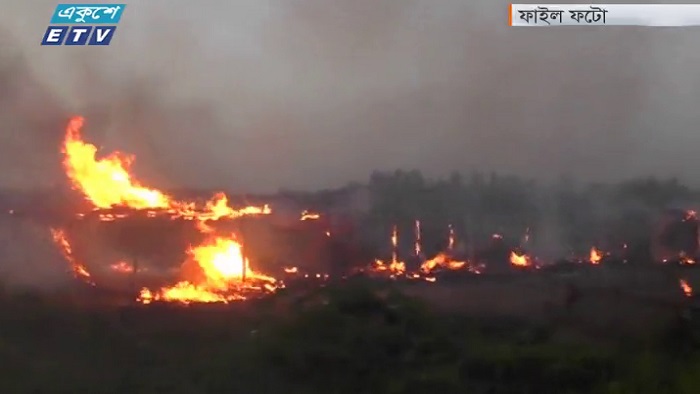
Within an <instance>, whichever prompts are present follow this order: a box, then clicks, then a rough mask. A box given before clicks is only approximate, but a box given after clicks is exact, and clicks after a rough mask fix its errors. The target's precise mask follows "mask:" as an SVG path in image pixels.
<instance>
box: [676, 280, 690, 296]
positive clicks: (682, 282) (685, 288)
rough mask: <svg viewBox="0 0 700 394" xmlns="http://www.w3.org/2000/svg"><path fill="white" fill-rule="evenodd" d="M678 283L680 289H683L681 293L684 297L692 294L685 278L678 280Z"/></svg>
mask: <svg viewBox="0 0 700 394" xmlns="http://www.w3.org/2000/svg"><path fill="white" fill-rule="evenodd" d="M679 284H680V286H681V290H683V294H685V296H686V297H692V296H693V288H692V287H690V285H689V284H688V282H687V281H686V280H685V279H681V280H679Z"/></svg>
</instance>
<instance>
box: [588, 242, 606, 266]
mask: <svg viewBox="0 0 700 394" xmlns="http://www.w3.org/2000/svg"><path fill="white" fill-rule="evenodd" d="M602 259H603V254H602V253H601V252H600V251H599V250H598V249H596V247H595V246H594V247H592V248H591V252H590V256H589V257H588V261H590V262H591V264H595V265H598V264H600V261H601V260H602Z"/></svg>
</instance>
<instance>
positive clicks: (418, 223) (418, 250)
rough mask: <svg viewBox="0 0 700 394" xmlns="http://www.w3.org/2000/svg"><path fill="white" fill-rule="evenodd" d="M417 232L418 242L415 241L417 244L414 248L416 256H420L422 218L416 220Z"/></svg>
mask: <svg viewBox="0 0 700 394" xmlns="http://www.w3.org/2000/svg"><path fill="white" fill-rule="evenodd" d="M415 232H416V242H415V246H414V248H413V250H414V252H415V253H416V256H420V253H421V231H420V220H416V223H415Z"/></svg>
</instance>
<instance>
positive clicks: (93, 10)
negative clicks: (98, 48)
mask: <svg viewBox="0 0 700 394" xmlns="http://www.w3.org/2000/svg"><path fill="white" fill-rule="evenodd" d="M124 8H126V4H59V5H57V6H56V9H55V10H54V12H53V16H52V17H51V25H49V27H48V28H47V29H46V33H44V38H43V39H42V40H41V45H109V44H110V42H112V37H113V36H114V32H115V31H116V30H117V26H106V25H116V24H117V23H119V19H121V16H122V12H123V11H124ZM57 25H72V26H57ZM92 25H95V26H92Z"/></svg>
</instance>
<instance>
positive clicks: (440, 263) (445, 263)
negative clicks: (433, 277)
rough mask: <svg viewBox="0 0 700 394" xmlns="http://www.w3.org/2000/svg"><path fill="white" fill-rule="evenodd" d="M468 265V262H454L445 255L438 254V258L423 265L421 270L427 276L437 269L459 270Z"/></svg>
mask: <svg viewBox="0 0 700 394" xmlns="http://www.w3.org/2000/svg"><path fill="white" fill-rule="evenodd" d="M466 264H467V262H466V261H454V260H451V259H450V258H449V256H447V255H446V254H445V253H438V254H437V256H435V257H433V258H432V259H430V260H427V261H425V262H424V263H423V264H421V267H420V270H421V271H422V272H423V273H426V274H427V273H430V272H432V271H434V270H435V269H437V268H443V269H448V270H458V269H461V268H463V267H464V266H465V265H466Z"/></svg>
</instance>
